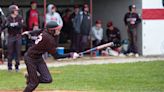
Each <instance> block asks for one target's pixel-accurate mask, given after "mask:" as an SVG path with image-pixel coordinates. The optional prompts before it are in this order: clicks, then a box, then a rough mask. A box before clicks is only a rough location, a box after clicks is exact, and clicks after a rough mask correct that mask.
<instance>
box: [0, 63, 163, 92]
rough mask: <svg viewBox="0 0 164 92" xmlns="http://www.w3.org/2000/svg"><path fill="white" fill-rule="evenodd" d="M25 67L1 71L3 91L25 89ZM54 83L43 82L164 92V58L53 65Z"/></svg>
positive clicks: (69, 88) (56, 89)
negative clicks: (95, 63)
mask: <svg viewBox="0 0 164 92" xmlns="http://www.w3.org/2000/svg"><path fill="white" fill-rule="evenodd" d="M24 72H25V69H23V70H21V71H20V72H18V73H16V72H14V71H13V72H8V71H7V70H0V92H21V90H23V89H24V88H25V86H26V84H25V78H24ZM50 72H51V74H52V77H53V83H51V84H41V85H39V87H38V88H37V90H38V91H36V92H40V91H45V92H83V91H84V92H164V61H152V62H135V63H121V64H102V65H85V66H84V65H69V66H62V67H56V68H50Z"/></svg>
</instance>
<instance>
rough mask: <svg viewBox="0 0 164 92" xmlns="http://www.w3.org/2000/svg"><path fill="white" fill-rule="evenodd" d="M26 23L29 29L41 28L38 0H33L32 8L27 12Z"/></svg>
mask: <svg viewBox="0 0 164 92" xmlns="http://www.w3.org/2000/svg"><path fill="white" fill-rule="evenodd" d="M26 24H27V28H28V30H33V29H38V28H39V24H40V20H39V12H38V10H37V2H35V1H32V2H31V8H30V9H29V10H28V11H27V13H26Z"/></svg>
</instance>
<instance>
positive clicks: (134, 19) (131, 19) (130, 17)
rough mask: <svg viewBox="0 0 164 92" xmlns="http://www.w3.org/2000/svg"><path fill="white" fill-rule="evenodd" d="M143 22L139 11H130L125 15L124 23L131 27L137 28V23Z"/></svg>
mask: <svg viewBox="0 0 164 92" xmlns="http://www.w3.org/2000/svg"><path fill="white" fill-rule="evenodd" d="M140 22H141V19H140V18H139V16H138V14H137V13H131V12H128V13H126V14H125V16H124V23H125V25H126V26H128V27H129V28H136V27H137V25H138V24H139V23H140Z"/></svg>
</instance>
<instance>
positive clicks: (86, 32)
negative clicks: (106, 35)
mask: <svg viewBox="0 0 164 92" xmlns="http://www.w3.org/2000/svg"><path fill="white" fill-rule="evenodd" d="M82 10H83V11H80V12H79V14H78V15H77V16H76V18H75V25H74V26H76V29H75V30H77V32H80V39H79V45H78V49H79V51H84V50H86V49H87V47H88V43H89V42H88V40H89V39H88V38H89V36H90V31H91V17H90V14H89V6H88V4H84V5H83V9H82ZM81 44H82V46H81ZM79 51H78V52H79Z"/></svg>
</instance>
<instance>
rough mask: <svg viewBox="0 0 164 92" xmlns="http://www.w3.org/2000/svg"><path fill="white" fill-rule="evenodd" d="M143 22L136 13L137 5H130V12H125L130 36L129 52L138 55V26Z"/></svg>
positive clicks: (125, 21) (125, 20)
mask: <svg viewBox="0 0 164 92" xmlns="http://www.w3.org/2000/svg"><path fill="white" fill-rule="evenodd" d="M140 22H141V19H140V18H139V15H138V14H137V13H136V6H135V5H130V6H129V12H128V13H126V14H125V17H124V23H125V25H126V27H127V31H128V38H129V41H130V43H129V53H134V54H135V56H136V57H138V56H139V54H138V49H137V26H138V24H139V23H140Z"/></svg>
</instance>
